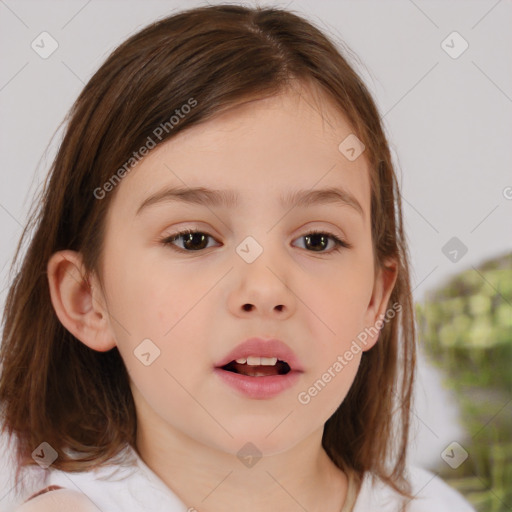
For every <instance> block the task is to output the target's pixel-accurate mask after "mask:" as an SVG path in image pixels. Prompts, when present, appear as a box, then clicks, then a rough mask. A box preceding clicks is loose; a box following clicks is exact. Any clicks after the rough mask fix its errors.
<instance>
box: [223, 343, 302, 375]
mask: <svg viewBox="0 0 512 512" xmlns="http://www.w3.org/2000/svg"><path fill="white" fill-rule="evenodd" d="M248 356H259V357H277V359H278V360H280V361H285V362H286V363H287V364H288V366H289V367H290V370H292V371H293V370H295V371H299V372H301V371H303V368H302V364H301V362H300V361H299V359H298V357H297V356H296V355H295V354H294V353H293V351H292V349H291V348H290V347H288V345H286V343H284V342H283V341H281V340H278V339H269V340H264V339H262V338H249V339H248V340H245V341H244V342H243V343H240V344H239V345H237V346H236V347H235V348H234V349H233V350H232V351H231V352H229V354H227V355H226V356H225V357H223V358H222V359H221V360H220V361H219V362H218V363H216V364H215V367H216V368H221V367H223V366H225V365H227V364H228V363H230V362H231V361H234V360H236V359H241V358H247V357H248Z"/></svg>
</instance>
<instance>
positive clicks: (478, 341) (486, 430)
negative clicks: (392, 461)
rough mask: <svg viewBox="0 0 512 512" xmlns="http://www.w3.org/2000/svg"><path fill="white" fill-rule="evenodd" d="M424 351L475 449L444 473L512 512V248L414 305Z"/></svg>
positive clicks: (494, 508) (473, 497)
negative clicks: (457, 406)
mask: <svg viewBox="0 0 512 512" xmlns="http://www.w3.org/2000/svg"><path fill="white" fill-rule="evenodd" d="M416 320H417V324H418V334H419V339H420V342H421V343H422V345H423V347H424V350H425V352H426V354H427V355H428V356H429V358H430V359H431V360H432V361H433V362H434V364H435V365H436V366H438V367H439V368H441V370H442V371H443V374H444V375H445V384H446V385H447V386H448V387H449V388H450V389H452V390H453V392H454V394H455V396H456V397H457V399H458V401H459V404H460V410H461V416H462V418H461V419H462V422H463V426H464V427H465V428H466V431H467V433H468V438H467V439H466V440H465V441H460V440H457V441H458V442H460V444H461V445H463V446H464V448H465V449H466V450H467V452H468V453H469V457H468V459H467V460H466V461H465V462H464V463H463V464H461V466H459V467H458V468H457V469H455V470H454V469H451V468H450V467H449V466H448V465H447V464H444V462H443V461H440V464H439V473H440V476H442V477H443V478H444V479H446V480H447V481H448V482H449V483H450V485H452V486H453V487H455V488H457V489H458V490H459V491H460V492H461V493H462V494H464V495H465V496H466V498H467V499H468V500H469V501H470V502H471V503H472V504H473V505H474V506H475V508H476V509H477V510H478V511H479V512H510V511H512V437H511V433H512V414H511V411H512V253H510V254H505V255H503V256H500V257H497V258H493V259H491V260H488V261H486V262H484V263H483V264H482V265H480V266H479V267H472V268H470V269H468V270H465V271H463V272H461V273H460V274H458V275H456V276H455V277H453V278H451V279H450V280H449V281H448V282H447V283H446V284H445V285H443V286H441V287H439V288H437V289H436V290H432V291H431V292H429V293H428V294H427V295H426V297H425V300H424V301H423V302H422V303H418V304H416Z"/></svg>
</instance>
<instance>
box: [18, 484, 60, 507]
mask: <svg viewBox="0 0 512 512" xmlns="http://www.w3.org/2000/svg"><path fill="white" fill-rule="evenodd" d="M58 489H64V487H61V486H60V485H49V486H48V487H45V488H44V489H41V490H40V491H38V492H36V493H35V494H32V496H30V498H27V499H26V500H25V502H24V503H26V502H27V501H29V500H31V499H33V498H35V497H36V496H39V495H40V494H44V493H45V492H50V491H56V490H58Z"/></svg>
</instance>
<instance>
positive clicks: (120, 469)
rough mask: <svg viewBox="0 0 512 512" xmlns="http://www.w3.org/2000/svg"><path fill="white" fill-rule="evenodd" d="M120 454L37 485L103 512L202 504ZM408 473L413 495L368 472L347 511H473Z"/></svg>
mask: <svg viewBox="0 0 512 512" xmlns="http://www.w3.org/2000/svg"><path fill="white" fill-rule="evenodd" d="M123 453H125V454H126V463H123V464H120V465H117V466H102V467H100V468H97V469H94V470H91V471H84V472H80V473H73V472H64V471H60V470H57V469H52V468H51V467H50V469H48V470H44V471H45V473H46V475H45V477H44V479H43V480H42V481H43V486H42V487H41V488H44V487H46V486H49V485H57V486H60V487H63V488H65V489H72V490H76V491H78V492H81V493H84V494H85V495H86V496H87V497H88V498H89V499H90V500H91V501H92V503H93V504H94V505H96V506H97V507H98V509H99V510H101V511H102V512H164V511H165V512H193V511H194V508H193V507H194V505H196V506H197V507H199V506H200V503H196V504H189V505H185V504H184V503H183V502H182V501H181V500H180V499H179V498H178V497H177V496H176V495H175V494H174V492H173V491H171V489H169V487H167V485H166V484H165V483H164V482H163V481H162V480H161V479H160V478H159V477H158V476H157V475H156V474H155V473H154V472H153V471H152V470H151V469H150V468H149V467H148V466H147V465H146V464H145V463H144V461H143V460H142V459H141V458H140V456H139V455H138V453H137V452H136V451H135V450H134V449H133V448H132V447H130V446H127V448H126V451H125V452H123ZM41 471H43V470H41ZM408 474H409V481H410V482H411V485H412V494H413V495H414V496H415V499H414V500H412V501H408V500H406V499H405V498H403V497H401V496H400V495H398V494H397V493H396V492H395V491H394V490H393V489H391V488H390V487H389V486H388V485H386V484H384V483H383V482H382V481H381V480H380V479H377V478H372V476H371V475H370V474H366V475H365V477H364V479H363V482H362V484H361V489H360V491H359V493H358V494H357V498H356V501H355V504H354V507H353V509H352V511H351V512H372V511H378V512H399V511H400V510H401V505H402V504H403V503H406V504H407V506H406V509H405V510H406V511H407V512H432V511H435V512H475V510H474V509H473V508H472V507H471V506H470V505H469V504H468V503H467V502H466V501H465V500H464V498H463V497H462V496H461V495H460V494H459V493H458V492H457V491H455V490H453V489H452V488H450V487H449V486H448V485H446V484H445V483H444V482H443V481H442V480H441V479H440V478H439V477H437V476H436V475H433V474H432V473H430V472H428V471H426V470H423V469H419V468H412V467H411V468H409V471H408ZM50 492H52V491H50ZM345 510H346V508H345V507H344V508H343V511H345Z"/></svg>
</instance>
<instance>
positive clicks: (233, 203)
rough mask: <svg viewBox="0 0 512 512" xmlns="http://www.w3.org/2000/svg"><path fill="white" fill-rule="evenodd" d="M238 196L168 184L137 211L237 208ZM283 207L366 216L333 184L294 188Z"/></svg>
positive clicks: (353, 201) (346, 192)
mask: <svg viewBox="0 0 512 512" xmlns="http://www.w3.org/2000/svg"><path fill="white" fill-rule="evenodd" d="M238 200H239V196H238V194H237V193H236V192H234V191H233V190H215V189H208V188H205V187H190V188H188V187H167V188H164V189H163V190H160V191H158V192H156V193H155V194H153V195H151V196H149V197H147V198H146V199H144V201H143V202H142V203H141V204H140V206H139V207H138V209H137V212H136V215H139V213H140V212H141V211H142V210H143V209H145V208H147V207H148V206H151V205H154V204H158V203H164V202H165V203H166V202H182V203H188V204H197V205H200V206H211V207H219V206H224V207H226V208H236V207H237V206H238V205H239V201H238ZM280 204H281V206H282V207H283V208H295V207H300V208H306V207H308V206H313V205H321V204H338V205H347V206H351V207H352V208H353V209H354V210H355V211H357V212H359V214H360V215H361V216H362V217H363V218H364V211H363V208H362V206H361V204H360V203H359V201H358V200H357V199H356V198H355V196H354V195H353V194H351V193H350V192H349V191H348V190H345V189H343V188H337V187H330V188H325V189H318V190H295V191H293V192H289V193H288V194H287V195H284V196H281V197H280Z"/></svg>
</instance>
